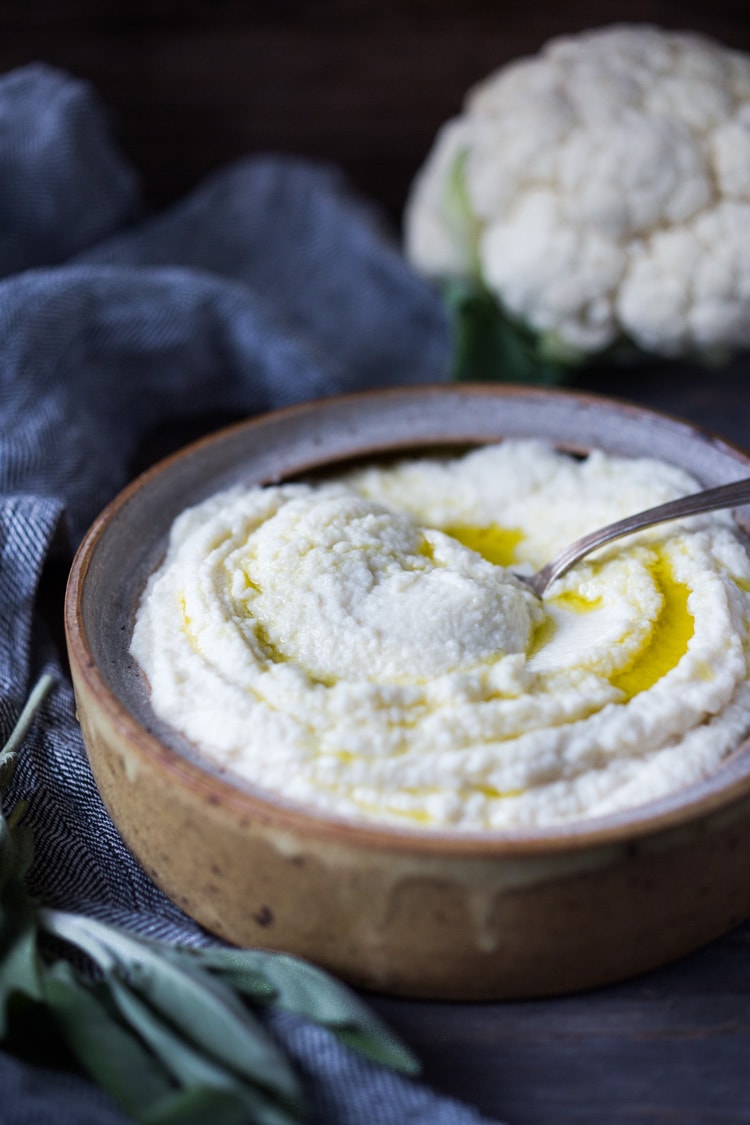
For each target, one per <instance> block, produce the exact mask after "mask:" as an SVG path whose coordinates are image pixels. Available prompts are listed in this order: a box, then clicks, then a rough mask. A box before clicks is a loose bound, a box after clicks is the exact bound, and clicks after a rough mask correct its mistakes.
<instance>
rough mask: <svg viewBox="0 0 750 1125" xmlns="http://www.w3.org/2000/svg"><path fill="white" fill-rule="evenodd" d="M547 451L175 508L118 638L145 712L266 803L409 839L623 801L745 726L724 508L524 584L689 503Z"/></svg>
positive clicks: (680, 776)
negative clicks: (129, 627) (149, 708)
mask: <svg viewBox="0 0 750 1125" xmlns="http://www.w3.org/2000/svg"><path fill="white" fill-rule="evenodd" d="M697 487H698V485H697V482H696V481H694V480H692V479H691V478H690V477H689V476H687V475H686V474H685V473H683V472H682V471H680V470H678V469H676V468H674V467H672V466H669V465H666V464H664V463H661V462H657V461H653V460H635V461H628V460H624V459H617V458H614V457H610V456H607V455H605V454H604V453H601V452H593V453H591V454H590V455H589V456H588V457H587V458H586V459H585V460H577V459H574V458H572V457H569V456H567V455H565V454H562V453H558V452H556V451H554V450H552V449H550V448H548V447H546V446H545V445H542V444H540V443H537V442H526V441H507V442H504V443H501V444H499V445H495V446H489V447H485V448H481V449H477V450H475V451H473V452H470V453H468V454H467V455H464V456H456V457H449V458H443V459H437V458H434V459H428V458H419V459H414V460H408V461H402V462H399V463H396V464H392V465H389V466H387V467H383V466H372V467H368V468H366V469H364V470H359V471H355V472H351V473H347V474H345V475H342V476H340V477H338V478H337V479H336V480H330V481H326V482H322V483H321V482H318V483H310V484H299V483H290V484H282V485H279V486H272V487H253V488H234V489H231V490H229V491H226V492H222V493H220V494H218V495H215V496H213V497H212V498H210V499H209V500H207V501H205V502H204V503H201V504H199V505H198V506H196V507H194V508H191V509H189V510H188V511H185V512H184V513H183V514H182V515H181V516H180V517H179V518H178V519H177V520H176V521H175V524H174V526H173V528H172V533H171V539H170V544H169V549H168V552H167V555H166V558H165V560H164V562H163V564H162V565H161V567H160V568H159V570H158V572H157V573H156V574H154V575H153V577H152V578H151V580H150V582H149V584H148V587H147V589H146V591H145V594H144V597H143V599H142V602H141V605H140V609H139V612H138V616H137V621H136V625H135V631H134V635H133V640H132V652H133V654H134V656H135V658H136V660H137V661H138V662H139V663H140V665H141V666H142V668H143V670H144V671H145V673H146V675H147V677H148V680H149V682H150V687H151V693H152V703H153V707H154V709H155V711H156V712H157V714H158V715H159V716H160V717H161V718H162V719H164V720H165V721H166V722H167V723H169V724H170V725H172V726H173V727H174V728H176V729H177V730H179V731H180V732H182V734H183V735H185V736H186V737H187V738H188V739H189V740H190V741H191V742H192V743H193V744H194V745H195V746H196V747H197V748H199V749H200V750H201V751H202V752H204V753H205V754H207V755H209V756H210V757H211V758H212V759H213V760H214V761H216V762H218V763H219V764H220V765H221V766H223V767H224V768H226V769H227V770H228V771H231V772H232V773H234V774H236V775H240V776H242V777H244V778H247V779H249V780H251V781H252V782H253V783H254V784H256V785H258V786H260V787H262V788H265V789H267V790H269V791H271V793H278V794H283V796H284V797H285V798H287V799H292V800H294V801H298V802H303V803H304V804H305V805H308V806H313V807H317V808H318V809H321V810H328V811H330V812H334V813H338V814H344V815H346V816H349V817H356V818H366V819H371V820H377V821H390V822H394V821H395V822H398V823H400V824H407V825H412V826H415V827H420V828H431V827H437V828H444V827H447V826H454V827H455V828H456V829H464V830H493V829H513V828H521V827H527V826H541V825H551V824H554V823H557V822H562V821H567V820H571V819H577V818H583V817H591V816H598V815H603V814H606V813H611V812H613V811H615V810H619V809H623V808H627V807H630V806H633V805H637V804H640V803H642V802H645V801H648V800H651V799H654V798H657V797H660V796H663V795H666V794H668V793H670V792H672V791H674V790H676V789H679V788H680V787H683V786H685V785H688V784H689V783H691V782H693V781H696V780H698V779H700V778H702V777H704V776H705V775H707V774H709V773H710V772H711V771H713V770H715V769H716V768H717V767H718V765H719V764H720V763H721V761H722V760H723V759H724V758H725V757H726V756H727V755H729V754H730V753H731V752H732V750H733V749H735V748H736V747H737V745H738V743H739V742H740V740H741V739H742V738H743V736H745V735H746V733H747V732H748V729H750V684H749V683H748V649H749V645H750V637H749V634H748V609H749V608H750V603H749V598H750V594H749V593H748V591H750V561H749V560H748V555H747V553H746V550H745V546H744V545H743V543H742V540H741V538H740V536H739V533H738V532H737V530H736V526H735V525H734V523H733V521H732V519H731V517H730V516H729V515H728V514H727V513H716V514H712V515H708V516H701V517H693V518H692V519H691V520H685V521H682V522H680V523H671V524H666V525H663V526H661V527H659V528H653V529H651V530H650V531H648V532H642V533H640V534H639V535H638V536H637V537H632V538H631V539H628V540H625V541H621V542H620V543H618V544H613V545H611V546H610V547H609V548H606V549H604V550H603V551H600V552H599V553H598V554H597V555H596V556H594V557H592V558H590V559H588V560H587V561H584V562H582V563H579V564H578V565H577V566H576V567H575V568H574V569H573V570H572V571H570V572H568V574H566V575H565V576H564V577H563V578H561V579H558V580H557V581H556V582H555V583H553V585H552V586H551V587H550V588H549V590H548V592H547V594H546V595H545V598H544V601H543V603H542V602H539V601H538V599H537V598H536V597H535V595H533V594H532V593H530V592H529V591H528V590H527V589H526V588H525V587H524V585H523V584H522V583H521V582H520V581H518V579H517V578H516V577H515V574H514V572H524V571H526V572H528V573H531V572H532V571H533V570H535V569H536V568H538V567H539V566H541V565H542V564H543V563H545V562H546V561H548V560H549V559H550V558H551V557H552V556H553V555H554V554H555V553H556V552H557V551H558V550H560V549H561V548H562V547H563V546H565V545H567V544H568V543H569V542H570V541H571V540H573V539H576V538H577V537H578V536H580V535H583V534H584V533H585V532H587V531H591V530H593V529H594V528H596V527H600V526H602V525H604V524H606V523H609V522H611V521H612V520H614V519H617V518H620V517H622V516H625V515H627V514H630V513H631V512H634V511H637V510H640V509H643V508H647V507H650V506H652V505H654V504H658V503H661V502H663V501H665V500H668V499H671V498H673V497H675V496H678V495H681V494H685V493H688V492H692V491H695V489H696V488H697Z"/></svg>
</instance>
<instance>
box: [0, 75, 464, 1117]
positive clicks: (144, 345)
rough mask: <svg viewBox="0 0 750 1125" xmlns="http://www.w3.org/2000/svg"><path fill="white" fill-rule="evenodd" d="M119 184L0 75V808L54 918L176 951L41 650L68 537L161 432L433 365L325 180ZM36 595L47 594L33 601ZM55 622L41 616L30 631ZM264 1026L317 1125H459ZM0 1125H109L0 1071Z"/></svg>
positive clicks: (90, 138)
mask: <svg viewBox="0 0 750 1125" xmlns="http://www.w3.org/2000/svg"><path fill="white" fill-rule="evenodd" d="M143 216H144V208H143V205H142V202H141V200H140V199H139V197H138V188H137V178H136V176H135V175H134V173H133V170H132V169H131V168H130V167H129V166H128V165H127V163H126V162H125V161H124V159H123V158H122V156H121V155H120V154H119V153H118V151H117V147H116V145H115V144H114V142H113V140H112V137H111V134H110V123H109V120H108V115H107V113H106V112H105V110H104V109H103V107H102V106H101V105H100V104H99V102H98V99H97V98H96V96H95V94H94V92H93V91H92V90H91V89H90V88H89V87H88V86H87V85H86V84H85V83H82V82H79V81H76V80H74V79H72V78H70V77H69V76H67V75H64V74H61V73H59V72H56V71H54V70H52V69H50V68H49V67H45V66H41V65H38V66H32V67H27V68H24V69H23V70H20V71H16V72H13V73H11V74H9V75H6V76H5V77H4V78H0V277H4V280H3V281H1V282H0V744H2V742H4V741H5V740H6V739H7V738H8V736H9V734H10V731H11V729H12V728H13V726H14V724H15V721H16V720H17V718H18V715H19V713H20V710H21V707H22V705H23V702H24V700H25V698H26V697H27V695H28V693H29V690H30V688H31V686H32V684H33V683H34V682H35V681H36V679H37V678H38V676H39V675H40V674H41V673H42V672H44V671H47V672H49V673H51V674H52V675H53V676H54V678H55V681H56V686H55V689H54V691H53V693H52V694H51V696H50V697H49V698H48V699H47V701H46V703H45V705H44V707H43V709H42V711H41V713H40V715H39V716H38V718H37V720H36V722H35V724H34V726H33V728H32V730H31V732H30V734H29V735H28V737H27V740H26V744H25V746H24V749H23V754H22V759H21V763H20V765H19V767H18V769H17V771H16V775H15V778H14V788H13V792H12V793H11V794H10V800H11V801H13V800H15V799H16V798H17V797H20V796H24V797H28V798H29V799H30V812H29V820H30V823H31V825H32V827H33V829H34V833H35V837H36V842H37V843H36V859H35V863H34V867H33V871H32V877H33V889H34V890H35V891H36V892H37V893H40V894H43V895H44V896H45V897H46V898H48V899H50V900H51V901H52V902H53V903H54V904H55V905H57V906H59V907H63V908H65V909H68V910H74V911H82V912H86V913H88V914H90V915H93V916H95V917H99V918H103V919H106V920H107V921H111V922H115V923H118V924H122V925H125V926H129V927H132V929H134V930H137V931H138V932H139V933H141V934H145V935H149V936H154V937H160V938H164V939H167V940H171V941H182V942H188V943H195V944H200V943H203V942H204V941H205V940H206V937H205V935H203V934H202V932H201V930H200V928H199V927H198V926H197V925H196V924H195V923H193V922H192V921H191V920H190V919H188V918H186V917H185V916H184V915H183V914H182V913H181V912H180V911H179V910H178V909H177V908H176V907H175V906H174V905H173V904H172V903H171V902H169V901H168V900H167V899H166V898H165V896H164V895H163V894H162V893H161V892H160V891H159V890H158V889H157V888H156V887H155V886H154V885H153V884H152V883H151V881H150V880H149V879H148V878H147V876H146V875H145V874H144V872H143V871H142V870H141V869H140V867H139V865H138V864H137V863H136V862H135V860H134V859H133V858H132V857H131V855H130V854H129V853H128V851H127V849H126V848H125V847H124V845H123V843H122V841H121V840H120V838H119V836H118V833H117V831H116V830H115V828H114V826H113V824H112V822H111V821H110V819H109V817H108V815H107V813H106V811H105V810H104V808H103V806H102V804H101V801H100V799H99V796H98V794H97V791H96V788H95V786H94V784H93V781H92V777H91V774H90V771H89V768H88V764H87V761H86V758H85V754H84V751H83V746H82V742H81V738H80V733H79V730H78V726H77V724H76V721H75V718H74V702H73V697H72V690H71V687H70V683H69V680H68V678H67V676H66V673H65V670H64V662H63V660H62V659H61V655H60V649H59V637H58V638H56V637H55V622H54V620H53V621H51V622H50V621H49V620H48V618H49V614H46V615H45V614H44V613H43V612H42V609H43V607H45V606H47V607H49V606H50V605H51V606H52V607H53V610H55V611H57V610H59V608H60V604H59V600H60V598H61V588H60V587H59V579H60V577H61V575H64V571H65V568H66V567H67V565H68V564H69V561H70V557H71V555H70V552H71V550H72V549H73V548H74V546H75V545H76V543H77V542H78V540H79V539H80V537H81V535H82V534H83V532H84V531H85V529H86V527H87V526H88V524H89V522H90V521H91V520H92V519H93V517H94V516H95V515H96V514H97V512H98V510H99V509H100V508H101V507H102V506H103V505H104V504H105V503H106V502H107V501H108V500H109V499H110V498H111V497H112V495H113V494H114V493H115V492H116V491H117V490H118V489H119V488H120V487H121V486H122V485H124V484H125V483H126V481H127V479H128V477H129V476H130V475H131V474H132V472H133V471H134V469H135V467H136V466H138V465H140V464H142V463H143V460H144V458H145V457H147V456H148V451H149V450H153V449H154V448H155V447H159V446H160V443H161V445H163V442H164V435H165V434H174V433H175V432H179V433H187V432H189V431H190V428H191V427H192V430H194V431H196V432H197V430H198V429H199V428H203V429H205V428H206V427H207V426H209V425H210V424H211V423H212V422H214V421H216V420H218V418H220V417H221V418H227V417H230V416H232V417H235V416H244V415H248V414H250V413H254V412H258V411H262V410H266V409H269V408H273V407H278V406H282V405H285V404H287V403H291V402H295V401H301V400H304V399H310V398H312V397H314V396H320V395H328V394H332V393H335V392H341V391H352V390H356V389H359V388H365V387H376V386H384V385H388V384H398V383H406V382H415V381H436V380H439V379H442V378H443V377H444V373H445V370H446V366H447V351H448V340H447V326H446V323H445V319H444V316H443V312H442V309H441V308H440V306H439V304H438V302H437V300H436V298H435V297H434V295H433V294H432V293H431V292H430V290H429V289H428V288H427V287H426V286H425V285H424V284H423V283H422V282H421V281H419V280H418V279H417V278H415V277H414V276H413V275H412V274H411V273H410V272H409V271H408V270H407V268H406V267H405V265H404V263H403V261H402V259H401V257H400V256H399V253H398V250H397V248H396V247H395V245H393V244H389V242H388V239H387V236H386V235H385V234H384V232H383V230H382V229H381V228H380V224H379V221H378V219H377V216H376V215H375V214H374V212H372V211H371V210H370V209H369V208H367V207H366V206H364V205H363V204H362V203H361V202H358V201H357V200H355V199H354V198H352V196H351V194H350V193H349V192H348V191H347V189H346V185H345V184H344V183H343V181H342V179H341V177H340V176H339V175H338V174H337V173H336V172H335V171H334V170H332V169H330V168H327V167H318V166H313V165H310V164H306V163H302V162H300V161H295V160H291V159H281V158H273V157H266V158H257V159H254V160H248V161H246V162H243V163H241V164H238V165H236V166H234V167H231V168H229V169H227V170H226V171H224V172H222V173H220V174H218V175H216V176H215V177H213V178H212V179H211V180H210V181H208V182H207V183H206V184H204V185H202V186H201V187H199V188H198V189H197V190H196V191H195V193H194V194H193V195H192V196H191V197H190V198H188V199H187V200H185V201H183V202H181V203H180V204H178V205H177V206H175V207H174V208H172V209H171V210H170V211H168V212H167V213H166V214H161V215H155V216H151V217H146V218H145V217H143ZM56 580H57V581H58V587H57V588H56V587H55V581H56ZM54 616H55V614H54V613H53V617H54ZM273 1028H274V1032H275V1034H277V1035H278V1036H279V1037H280V1038H281V1039H282V1040H283V1042H284V1044H285V1047H286V1049H287V1051H288V1052H289V1054H290V1055H291V1056H292V1057H293V1058H294V1059H295V1060H296V1062H297V1063H298V1066H299V1068H300V1070H301V1072H302V1074H303V1075H304V1077H305V1080H306V1084H307V1087H308V1090H309V1102H310V1106H311V1120H312V1121H314V1122H316V1123H317V1125H365V1123H366V1125H403V1123H407V1122H413V1123H415V1125H416V1123H419V1125H480V1122H481V1120H482V1119H481V1118H480V1117H479V1116H477V1114H476V1113H475V1112H474V1111H473V1110H470V1109H469V1108H467V1107H464V1106H462V1105H459V1104H458V1103H456V1102H454V1101H452V1100H449V1099H445V1098H442V1097H439V1096H437V1095H436V1094H435V1093H434V1092H433V1091H431V1090H430V1089H429V1088H427V1087H426V1086H424V1085H423V1084H420V1083H419V1082H414V1081H411V1080H407V1079H404V1078H401V1077H399V1076H397V1075H395V1074H393V1073H391V1072H390V1071H388V1070H385V1069H382V1068H380V1067H377V1066H374V1065H372V1064H369V1063H366V1062H363V1061H362V1060H361V1059H360V1058H359V1057H357V1056H356V1055H354V1054H353V1053H351V1052H349V1051H348V1050H346V1049H345V1048H342V1047H341V1046H339V1045H338V1044H337V1043H336V1042H335V1041H334V1040H333V1039H332V1038H331V1037H330V1036H329V1035H328V1034H327V1033H326V1032H323V1031H321V1030H320V1029H318V1028H317V1027H315V1026H313V1025H310V1024H307V1023H306V1022H305V1021H302V1020H299V1019H293V1018H279V1019H276V1020H274V1022H273ZM0 1088H1V1089H2V1100H1V1101H0V1122H2V1123H3V1125H21V1123H22V1122H33V1123H34V1125H44V1123H45V1122H48V1121H49V1122H52V1121H54V1122H56V1123H60V1122H62V1123H65V1122H77V1123H83V1122H92V1123H93V1122H97V1125H110V1123H112V1125H115V1123H117V1122H120V1123H121V1122H124V1120H125V1118H124V1117H123V1115H122V1114H121V1113H120V1112H119V1110H117V1109H116V1108H115V1107H114V1106H113V1105H112V1104H111V1103H110V1102H109V1101H108V1099H107V1098H106V1097H105V1096H104V1094H102V1093H101V1091H99V1090H98V1089H96V1088H95V1087H94V1086H92V1085H90V1084H89V1083H87V1082H86V1081H85V1080H83V1079H81V1078H80V1077H78V1076H77V1075H73V1074H68V1073H64V1072H56V1071H42V1070H32V1069H31V1068H29V1067H28V1066H27V1065H25V1064H23V1063H21V1062H20V1061H19V1060H18V1059H16V1058H14V1057H12V1056H11V1055H8V1054H0Z"/></svg>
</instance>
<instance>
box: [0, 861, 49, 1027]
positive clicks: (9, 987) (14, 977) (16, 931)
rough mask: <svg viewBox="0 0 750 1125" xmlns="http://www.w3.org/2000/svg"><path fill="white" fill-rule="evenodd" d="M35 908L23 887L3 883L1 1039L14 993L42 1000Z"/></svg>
mask: <svg viewBox="0 0 750 1125" xmlns="http://www.w3.org/2000/svg"><path fill="white" fill-rule="evenodd" d="M36 936H37V930H36V919H35V916H34V907H33V904H32V902H31V900H30V899H29V897H28V895H27V893H26V890H25V888H24V887H23V885H22V884H20V883H17V882H13V883H10V884H6V886H5V887H4V888H3V889H2V897H1V898H0V1039H3V1038H4V1037H5V1035H6V1033H7V1030H8V1026H7V1025H8V1005H9V1003H10V999H11V997H12V996H15V995H17V994H20V995H23V996H26V997H28V998H29V999H31V1000H41V999H42V982H41V977H40V966H39V959H38V955H37V948H36Z"/></svg>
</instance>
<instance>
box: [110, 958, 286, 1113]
mask: <svg viewBox="0 0 750 1125" xmlns="http://www.w3.org/2000/svg"><path fill="white" fill-rule="evenodd" d="M108 987H109V990H110V994H111V995H112V998H113V1000H114V1002H115V1004H116V1005H117V1007H118V1009H119V1010H120V1012H121V1014H122V1015H123V1016H124V1017H125V1018H126V1019H127V1020H128V1022H129V1023H130V1024H131V1025H132V1026H133V1027H134V1028H136V1029H137V1030H138V1033H139V1034H140V1035H141V1036H142V1037H143V1039H144V1040H145V1041H146V1042H147V1043H148V1045H149V1046H150V1047H151V1049H152V1051H153V1052H154V1054H156V1055H157V1057H158V1058H159V1059H161V1061H162V1062H163V1064H164V1066H165V1067H166V1069H167V1070H169V1072H170V1073H171V1074H172V1075H173V1077H174V1078H175V1079H177V1081H178V1082H179V1083H180V1084H181V1085H182V1086H183V1087H184V1089H185V1090H187V1091H190V1090H194V1091H197V1092H201V1096H202V1097H203V1098H205V1097H207V1095H208V1093H209V1092H210V1091H217V1092H219V1093H221V1094H223V1100H224V1102H225V1104H228V1103H229V1102H230V1101H235V1102H236V1103H237V1104H239V1105H242V1106H244V1108H245V1112H246V1113H250V1112H252V1113H253V1114H255V1117H254V1118H252V1120H258V1121H259V1123H260V1121H262V1122H263V1125H266V1123H267V1125H290V1123H292V1122H295V1123H296V1122H298V1121H299V1120H300V1119H301V1115H302V1102H301V1095H300V1092H299V1090H298V1088H297V1085H296V1080H295V1095H296V1096H295V1098H294V1099H292V1098H291V1097H289V1092H288V1091H287V1090H274V1089H273V1085H272V1083H271V1082H268V1083H263V1085H266V1086H267V1088H269V1092H270V1093H272V1094H273V1093H276V1094H278V1096H279V1097H280V1099H281V1102H282V1104H280V1105H278V1106H277V1105H274V1104H273V1103H272V1102H271V1100H270V1099H269V1098H268V1097H266V1096H264V1093H263V1091H262V1090H259V1089H257V1088H255V1087H254V1086H253V1085H250V1084H248V1083H247V1082H243V1080H242V1078H241V1077H240V1076H239V1075H237V1074H236V1073H233V1072H232V1071H231V1070H230V1069H228V1068H227V1067H224V1066H222V1065H221V1064H220V1063H218V1062H214V1061H213V1060H211V1059H209V1058H207V1057H206V1056H205V1055H203V1054H201V1053H200V1051H198V1050H196V1049H195V1048H194V1047H193V1046H192V1045H191V1044H190V1043H187V1042H185V1040H184V1039H183V1038H182V1034H181V1032H182V1031H183V1030H184V1029H173V1028H171V1027H169V1026H168V1025H167V1024H166V1023H165V1022H164V1021H163V1020H161V1019H160V1018H159V1016H158V1015H157V1014H156V1013H155V1012H153V1011H152V1010H151V1009H150V1008H149V1006H148V1005H147V1004H146V1003H145V1002H144V1001H143V1000H142V999H141V998H140V997H139V996H137V995H136V994H135V993H134V992H131V990H130V989H129V988H127V987H126V986H125V985H124V984H123V982H122V981H120V980H118V978H117V977H112V978H110V979H109V981H108ZM281 1057H282V1058H283V1056H281ZM261 1114H262V1117H261V1116H260V1115H261ZM149 1120H150V1121H152V1122H153V1121H155V1120H156V1118H155V1117H154V1115H153V1114H152V1115H150V1117H149Z"/></svg>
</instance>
